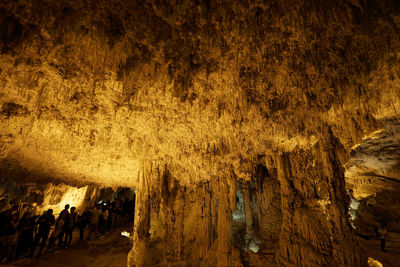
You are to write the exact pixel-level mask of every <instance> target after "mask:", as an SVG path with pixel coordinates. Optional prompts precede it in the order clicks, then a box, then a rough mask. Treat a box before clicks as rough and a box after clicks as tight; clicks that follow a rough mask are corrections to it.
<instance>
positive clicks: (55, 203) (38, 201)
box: [0, 178, 99, 216]
mask: <svg viewBox="0 0 400 267" xmlns="http://www.w3.org/2000/svg"><path fill="white" fill-rule="evenodd" d="M98 193H99V189H98V188H96V187H94V186H84V187H80V188H79V187H75V186H70V185H67V184H64V183H59V184H52V183H47V184H42V183H36V182H31V183H19V182H17V181H15V180H13V179H6V178H2V179H1V180H0V196H2V197H4V198H6V199H7V202H8V200H14V201H15V203H16V204H17V205H18V206H19V209H20V211H21V216H22V215H23V213H24V212H25V211H30V212H32V213H33V214H34V215H35V214H36V215H40V214H42V213H43V212H44V211H47V210H48V209H53V212H54V214H56V215H57V214H58V213H59V212H60V211H61V210H63V209H64V206H65V205H66V204H69V205H70V207H76V208H77V210H78V211H79V212H82V211H83V210H84V208H85V207H86V206H88V205H93V204H94V201H96V200H97V195H98ZM1 208H2V209H3V207H1Z"/></svg>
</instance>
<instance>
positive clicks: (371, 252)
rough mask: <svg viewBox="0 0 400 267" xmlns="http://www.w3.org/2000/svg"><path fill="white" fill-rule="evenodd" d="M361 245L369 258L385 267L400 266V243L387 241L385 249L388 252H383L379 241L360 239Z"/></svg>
mask: <svg viewBox="0 0 400 267" xmlns="http://www.w3.org/2000/svg"><path fill="white" fill-rule="evenodd" d="M359 241H360V244H361V245H362V247H363V248H364V250H365V251H366V252H367V255H368V257H371V258H373V259H375V260H378V261H379V262H381V263H382V264H383V266H384V267H398V266H400V242H393V241H390V240H387V241H386V247H385V249H386V250H387V252H383V251H381V247H380V241H379V239H370V240H365V239H362V238H359Z"/></svg>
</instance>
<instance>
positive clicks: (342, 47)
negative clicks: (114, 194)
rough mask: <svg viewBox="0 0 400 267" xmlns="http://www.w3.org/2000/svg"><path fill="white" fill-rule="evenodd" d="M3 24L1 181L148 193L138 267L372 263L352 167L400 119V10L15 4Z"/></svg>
mask: <svg viewBox="0 0 400 267" xmlns="http://www.w3.org/2000/svg"><path fill="white" fill-rule="evenodd" d="M0 14H1V15H0V29H1V30H0V39H1V42H0V51H1V56H0V105H1V107H0V123H1V127H0V137H1V138H0V155H1V163H0V167H1V168H0V170H1V172H0V174H1V175H2V176H3V177H7V178H12V179H16V180H18V181H25V182H28V181H41V182H51V181H53V180H62V181H64V182H67V183H73V184H77V185H78V184H79V185H87V184H91V183H95V184H99V185H103V186H112V187H117V186H130V187H136V188H137V198H136V208H137V209H136V219H135V220H136V222H135V229H134V240H135V242H134V247H133V249H132V251H131V253H130V256H129V264H130V265H131V266H134V265H137V266H138V265H157V264H159V265H167V264H175V265H182V266H185V264H187V265H190V264H192V265H200V264H202V265H210V266H215V265H219V266H241V265H248V264H250V265H257V264H260V265H261V264H262V263H263V262H266V261H271V262H273V263H274V264H277V265H282V266H363V265H364V264H366V262H367V257H366V255H365V254H364V253H363V252H362V250H361V249H360V248H359V246H358V244H357V242H356V239H355V237H354V230H353V229H352V228H351V226H350V223H349V221H348V214H347V212H348V206H349V200H350V199H349V197H348V195H347V194H346V190H345V178H344V172H345V168H344V167H345V166H346V164H347V163H349V160H350V151H351V150H352V148H353V147H354V146H355V145H357V144H360V143H361V142H362V139H363V137H366V136H368V135H369V134H371V133H373V132H375V131H377V130H380V129H386V128H387V127H388V126H387V125H389V124H391V123H393V121H398V120H399V110H400V100H399V96H400V90H399V84H400V80H399V79H400V78H399V70H400V64H399V58H400V49H399V48H400V42H399V36H400V35H399V27H400V5H399V3H398V1H395V0H365V1H361V0H326V1H323V3H321V2H320V1H309V0H289V1H287V0H277V1H245V0H244V1H219V0H216V1H210V0H205V1H154V0H144V1H138V0H132V1H121V0H107V1H105V0H99V1H91V0H69V1H67V0H58V1H53V0H40V1H35V0H17V1H14V0H4V1H2V2H1V3H0ZM385 127H386V128H385ZM397 167H398V166H397ZM260 169H262V170H264V171H263V173H261V174H260ZM385 175H388V176H389V175H394V176H396V179H397V178H398V176H397V175H398V172H394V171H393V172H390V173H389V172H388V173H386V172H385ZM238 191H240V192H241V194H242V195H243V209H244V216H245V219H244V220H245V221H244V223H245V224H244V228H243V231H242V232H240V231H239V232H236V236H238V235H239V237H238V238H239V239H236V240H241V241H240V242H242V241H243V242H244V246H242V245H240V244H236V242H235V241H234V240H235V238H234V237H233V236H235V234H234V233H231V231H232V230H231V229H232V223H235V222H233V219H232V214H233V213H234V212H235V210H236V209H237V207H238V203H237V192H238ZM355 191H356V190H355ZM239 204H240V203H239ZM239 228H240V227H239ZM239 228H237V229H239ZM240 233H242V234H243V235H244V236H243V235H242V236H240ZM231 235H232V236H231ZM240 242H239V243H240ZM249 244H257V246H258V249H259V250H258V251H257V252H254V251H250V250H249V249H248V248H250V247H249ZM271 244H274V245H271ZM270 247H274V250H273V252H272V253H271V252H270V250H268V249H269V248H270Z"/></svg>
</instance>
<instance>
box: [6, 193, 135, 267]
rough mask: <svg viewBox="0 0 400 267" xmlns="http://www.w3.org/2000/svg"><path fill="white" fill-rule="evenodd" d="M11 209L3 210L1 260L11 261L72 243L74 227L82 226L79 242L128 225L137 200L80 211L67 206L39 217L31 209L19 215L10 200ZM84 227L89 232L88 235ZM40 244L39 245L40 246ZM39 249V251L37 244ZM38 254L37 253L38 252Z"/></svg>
mask: <svg viewBox="0 0 400 267" xmlns="http://www.w3.org/2000/svg"><path fill="white" fill-rule="evenodd" d="M9 204H10V206H11V208H10V209H7V210H5V211H3V212H1V213H0V261H1V263H6V262H10V261H12V260H15V259H18V258H19V257H23V256H29V257H33V256H35V255H36V256H37V257H40V255H41V254H42V252H43V250H44V249H45V247H46V245H47V251H51V250H52V249H54V250H56V249H61V248H66V247H69V246H70V245H71V242H72V237H73V232H74V230H78V229H79V242H82V241H83V240H84V239H85V235H86V239H87V240H90V239H91V238H95V237H97V236H101V235H104V234H105V233H106V232H108V231H110V230H111V229H112V228H113V227H118V226H122V225H126V224H128V223H131V222H133V219H134V201H129V200H128V199H125V201H123V202H121V201H119V200H115V201H114V202H112V203H111V202H110V201H108V202H107V203H103V202H102V203H101V204H98V205H96V206H92V207H87V208H86V209H85V211H84V212H83V213H82V214H79V212H78V211H77V209H76V207H70V205H69V204H67V205H65V207H64V209H63V210H62V211H61V212H60V213H59V214H58V217H57V219H56V216H54V214H53V210H52V209H48V210H46V211H44V212H43V213H42V214H41V215H40V216H39V215H32V213H31V212H30V211H26V212H24V213H23V216H22V217H20V216H19V211H18V206H17V205H15V203H14V202H13V201H10V203H9ZM85 229H87V230H88V231H87V233H86V234H85ZM39 244H40V246H39ZM38 246H39V250H38V252H37V247H38ZM35 253H36V254H35Z"/></svg>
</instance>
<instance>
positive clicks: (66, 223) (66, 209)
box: [56, 204, 69, 247]
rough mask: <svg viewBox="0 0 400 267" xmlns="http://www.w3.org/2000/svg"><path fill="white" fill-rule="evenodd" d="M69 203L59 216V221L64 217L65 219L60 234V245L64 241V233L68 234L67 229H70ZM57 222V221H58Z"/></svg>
mask: <svg viewBox="0 0 400 267" xmlns="http://www.w3.org/2000/svg"><path fill="white" fill-rule="evenodd" d="M68 209H69V204H67V205H65V208H64V209H63V210H62V211H61V212H60V215H59V216H58V219H57V221H58V220H59V219H60V218H62V220H63V226H62V227H61V232H60V234H59V235H58V246H59V247H60V246H62V243H63V237H64V235H66V233H67V229H68V224H69V212H68ZM56 224H57V223H56Z"/></svg>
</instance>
